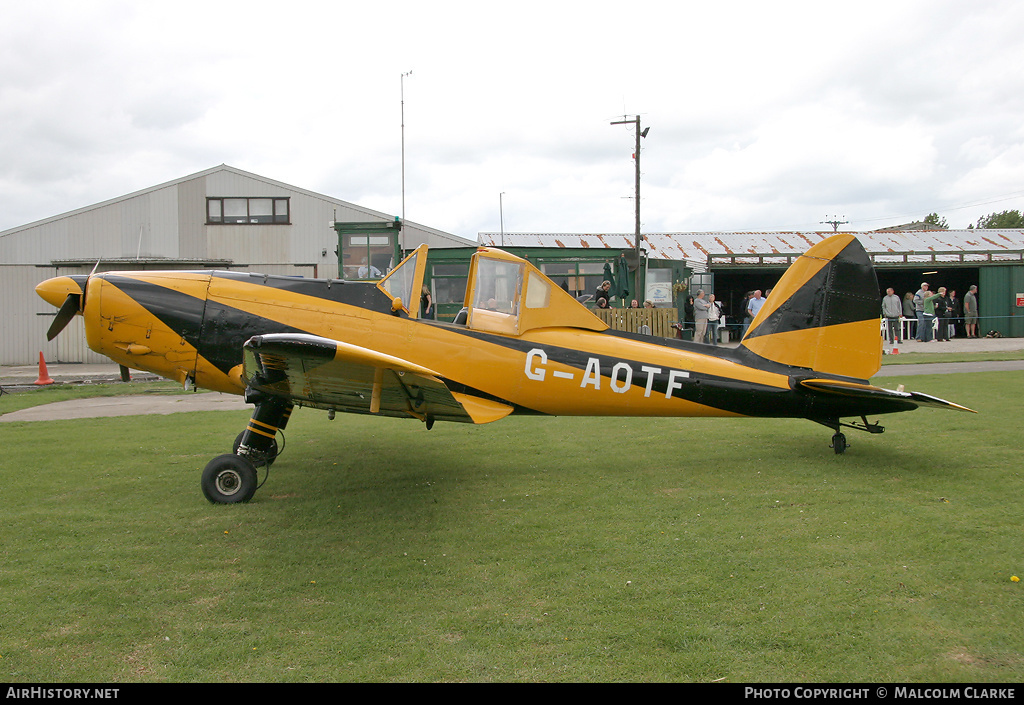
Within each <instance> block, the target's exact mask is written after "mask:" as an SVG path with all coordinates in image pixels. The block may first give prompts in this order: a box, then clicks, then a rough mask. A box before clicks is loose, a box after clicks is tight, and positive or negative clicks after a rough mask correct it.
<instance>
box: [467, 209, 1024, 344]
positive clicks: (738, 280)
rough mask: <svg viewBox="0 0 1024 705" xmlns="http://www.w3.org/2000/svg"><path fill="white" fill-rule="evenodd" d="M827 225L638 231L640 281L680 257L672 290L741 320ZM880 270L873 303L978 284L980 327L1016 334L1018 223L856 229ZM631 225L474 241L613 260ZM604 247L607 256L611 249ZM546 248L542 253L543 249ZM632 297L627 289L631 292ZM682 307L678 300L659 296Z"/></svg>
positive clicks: (1022, 301)
mask: <svg viewBox="0 0 1024 705" xmlns="http://www.w3.org/2000/svg"><path fill="white" fill-rule="evenodd" d="M833 234H834V233H833V231H831V230H830V231H826V232H680V233H645V234H644V235H643V244H642V252H643V255H642V258H641V259H642V261H641V263H640V266H641V269H642V270H643V271H644V273H645V274H647V275H648V276H647V279H646V282H645V283H644V284H642V285H641V286H642V287H644V289H645V294H648V295H647V296H645V298H650V296H649V294H650V292H651V291H653V290H655V289H656V288H657V287H659V286H663V285H664V284H667V283H668V282H659V281H652V279H651V277H650V274H651V273H652V272H659V273H661V274H667V273H669V272H670V271H671V270H668V269H665V268H661V269H656V268H655V267H656V266H657V263H661V264H662V266H663V265H664V264H665V263H669V262H675V263H682V264H685V267H686V269H689V270H692V273H690V274H689V279H688V280H685V281H683V280H680V279H679V278H678V277H679V275H680V274H682V273H683V272H685V270H684V269H682V268H677V269H676V279H675V280H673V281H672V282H670V283H671V290H672V291H674V292H684V293H685V292H687V291H689V293H690V294H694V293H696V291H697V289H704V290H706V291H714V292H715V295H716V297H717V299H718V301H719V302H722V303H723V305H724V309H725V312H726V313H727V314H728V316H729V317H730V321H739V320H742V313H741V309H742V300H743V296H744V294H745V293H746V292H748V291H753V290H755V289H761V290H762V291H765V290H767V289H770V288H772V287H773V286H774V285H775V283H776V282H777V281H778V280H779V278H780V277H781V276H782V274H783V272H785V271H786V268H787V267H788V266H789V265H790V264H791V263H792V262H793V261H794V260H795V259H796V258H797V257H798V256H799V255H800V254H802V253H803V252H805V251H806V250H807V249H808V248H809V247H811V246H812V245H814V244H817V243H818V242H821V241H822V240H824V239H826V238H828V237H829V236H831V235H833ZM851 234H853V235H855V236H856V237H857V238H858V239H859V240H860V242H861V243H862V244H863V245H864V248H865V249H866V250H867V252H868V254H869V255H870V257H871V259H872V261H873V262H874V264H875V270H876V272H877V274H878V284H879V287H880V292H879V302H881V297H882V295H883V294H884V293H885V289H886V288H888V287H890V286H891V287H893V288H894V289H895V290H896V292H897V293H898V294H900V295H901V296H902V295H903V294H904V293H906V292H907V291H911V292H914V291H917V290H918V288H919V287H920V284H921V282H922V281H927V282H929V283H930V284H931V286H932V288H933V289H937V288H938V287H939V286H946V287H947V288H949V289H955V290H956V291H957V292H958V295H959V296H960V297H962V296H963V294H964V293H966V291H967V288H968V287H969V286H970V285H972V284H977V285H978V287H979V292H980V293H979V296H978V301H979V307H980V314H981V319H982V320H981V321H980V323H979V329H983V330H984V331H985V332H987V331H989V330H998V331H999V332H1000V333H1001V334H1002V335H1004V336H1013V337H1024V230H1018V229H1007V230H970V229H968V230H899V229H886V230H879V231H874V232H856V233H851ZM634 238H635V235H634V234H633V233H628V234H623V233H609V234H592V233H591V234H567V233H507V232H506V233H501V234H499V233H481V234H480V241H481V243H482V244H485V245H491V246H501V245H502V244H504V246H505V247H508V248H529V249H537V248H544V249H546V250H548V251H550V252H556V251H558V250H562V251H564V252H567V253H568V252H580V251H585V252H589V253H591V254H590V257H589V259H591V260H593V261H595V262H600V261H604V260H608V259H612V260H614V258H615V257H618V255H619V254H620V253H623V254H628V253H631V252H633V248H634V246H635V244H634V242H635V241H634ZM609 251H610V252H611V257H609V254H608V253H609ZM549 256H550V255H549ZM630 266H631V267H632V266H635V265H632V264H631V265H630ZM634 296H635V295H634ZM663 305H665V306H674V307H676V308H678V309H679V310H680V311H682V310H683V304H682V301H680V300H679V297H677V300H676V301H675V302H666V303H665V304H663Z"/></svg>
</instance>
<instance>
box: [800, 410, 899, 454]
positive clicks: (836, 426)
mask: <svg viewBox="0 0 1024 705" xmlns="http://www.w3.org/2000/svg"><path fill="white" fill-rule="evenodd" d="M811 421H816V422H817V423H820V424H821V425H823V426H828V427H829V428H831V429H832V430H834V431H835V433H834V434H833V435H832V443H831V445H829V448H831V449H832V450H834V451H835V454H836V455H842V454H843V453H845V452H846V449H847V447H849V443H847V442H846V434H844V433H843V432H842V429H843V427H846V428H855V429H857V430H858V431H867V432H868V433H883V432H884V431H885V428H884V427H883V426H882V425H881V424H878V423H870V422H868V419H867V417H866V416H861V417H860V421H861V422H860V423H857V422H856V421H854V422H852V423H846V422H845V421H840V420H839V419H811Z"/></svg>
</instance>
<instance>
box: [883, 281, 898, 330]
mask: <svg viewBox="0 0 1024 705" xmlns="http://www.w3.org/2000/svg"><path fill="white" fill-rule="evenodd" d="M902 313H903V301H902V300H900V297H898V296H896V292H895V290H893V288H892V287H891V286H890V287H889V288H888V289H886V290H885V296H883V297H882V315H883V316H885V325H886V328H887V329H888V331H889V343H891V344H895V343H898V342H900V315H901V314H902Z"/></svg>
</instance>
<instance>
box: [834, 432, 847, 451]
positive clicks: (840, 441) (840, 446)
mask: <svg viewBox="0 0 1024 705" xmlns="http://www.w3.org/2000/svg"><path fill="white" fill-rule="evenodd" d="M832 448H833V449H834V450H835V452H836V455H842V454H843V453H844V452H846V436H845V435H844V434H842V433H837V434H836V435H834V436H832Z"/></svg>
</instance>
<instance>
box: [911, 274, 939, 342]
mask: <svg viewBox="0 0 1024 705" xmlns="http://www.w3.org/2000/svg"><path fill="white" fill-rule="evenodd" d="M930 295H931V292H930V291H928V282H921V288H920V289H918V290H917V293H916V294H914V313H915V314H916V315H917V340H918V342H921V343H930V342H931V341H932V321H934V320H935V314H934V313H932V314H931V315H928V314H927V313H925V299H926V298H927V297H928V296H930ZM930 308H931V310H932V311H934V310H935V307H934V306H932V307H930Z"/></svg>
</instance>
